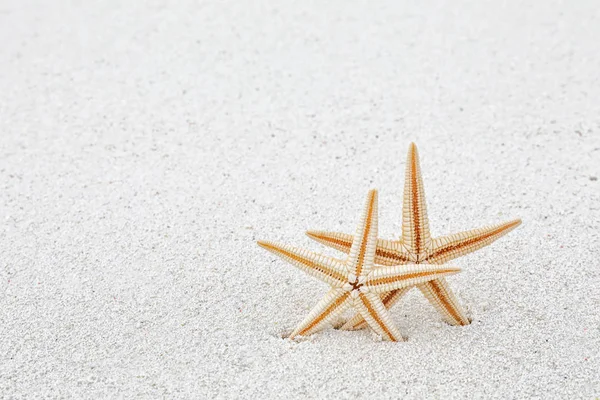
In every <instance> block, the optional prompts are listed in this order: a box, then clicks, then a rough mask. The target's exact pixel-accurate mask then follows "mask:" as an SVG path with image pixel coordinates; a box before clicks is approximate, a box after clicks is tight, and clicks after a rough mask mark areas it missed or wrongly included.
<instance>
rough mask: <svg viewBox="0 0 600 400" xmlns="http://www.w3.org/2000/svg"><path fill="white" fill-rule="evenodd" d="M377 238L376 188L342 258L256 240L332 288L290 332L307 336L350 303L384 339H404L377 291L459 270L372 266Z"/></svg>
mask: <svg viewBox="0 0 600 400" xmlns="http://www.w3.org/2000/svg"><path fill="white" fill-rule="evenodd" d="M376 242H377V191H375V190H371V191H370V192H369V195H368V197H367V202H366V205H365V211H364V213H363V215H362V218H361V220H360V223H359V225H358V228H357V230H356V239H355V240H353V241H352V242H351V243H350V245H349V246H350V247H349V248H348V253H349V254H348V257H347V258H346V260H344V261H342V260H337V259H335V258H331V257H327V256H324V255H320V254H317V253H313V252H311V251H308V250H302V249H297V248H295V247H292V246H286V245H279V244H276V243H273V242H266V241H259V242H258V244H259V246H261V247H263V248H265V249H267V250H269V251H270V252H272V253H274V254H276V255H278V256H279V257H281V258H283V259H284V260H286V261H288V262H289V263H291V264H293V265H295V266H296V267H298V268H300V269H301V270H303V271H304V272H306V273H308V274H309V275H312V276H314V277H316V278H319V279H321V280H322V281H324V282H325V283H327V284H329V285H330V286H331V289H330V290H329V292H328V293H327V294H326V295H325V297H323V299H322V300H321V301H320V302H319V303H317V305H316V306H315V307H314V308H313V309H312V310H311V311H310V312H309V313H308V316H307V317H306V318H305V319H304V321H302V322H301V323H300V325H298V326H297V327H296V329H294V331H293V332H292V333H291V335H290V339H293V338H294V337H295V336H297V335H303V336H307V335H310V334H312V333H314V332H316V331H318V330H320V329H321V328H323V327H325V326H326V325H327V324H329V323H330V322H331V321H332V320H333V319H334V318H335V317H336V316H338V315H340V314H341V313H342V312H344V311H345V310H346V309H347V308H349V307H353V308H354V309H355V310H356V311H357V312H358V315H360V316H361V317H362V318H363V320H366V323H367V324H368V325H369V326H370V327H371V329H373V330H374V331H375V332H376V333H377V334H379V335H380V336H381V337H382V338H383V339H385V340H390V341H394V342H395V341H402V340H404V338H403V337H402V335H401V334H400V331H399V330H398V328H397V327H396V325H395V324H394V323H393V322H392V318H391V316H390V314H389V311H388V310H387V309H386V308H385V307H384V305H383V303H382V302H381V299H380V294H381V293H384V292H389V291H393V290H401V289H402V288H405V287H409V286H414V285H416V284H422V283H424V282H426V281H429V280H431V279H436V278H442V277H444V276H446V275H450V274H455V273H457V272H458V271H459V269H458V268H455V267H448V266H437V265H416V264H411V265H396V266H386V267H377V268H375V267H374V260H375V245H376Z"/></svg>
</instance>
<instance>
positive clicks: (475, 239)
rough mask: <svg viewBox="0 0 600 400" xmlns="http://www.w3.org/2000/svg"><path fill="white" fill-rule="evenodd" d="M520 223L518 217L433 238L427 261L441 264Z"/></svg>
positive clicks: (476, 248) (484, 243) (483, 244)
mask: <svg viewBox="0 0 600 400" xmlns="http://www.w3.org/2000/svg"><path fill="white" fill-rule="evenodd" d="M519 225H521V220H520V219H515V220H512V221H508V222H504V223H502V224H496V225H490V226H486V227H483V228H479V229H472V230H470V231H465V232H460V233H455V234H453V235H448V236H442V237H440V238H437V239H433V241H432V243H431V250H430V251H429V254H428V256H427V261H428V262H429V263H431V264H443V263H446V262H448V261H450V260H453V259H455V258H457V257H460V256H463V255H465V254H468V253H471V252H474V251H475V250H478V249H480V248H482V247H485V246H487V245H489V244H491V243H492V242H494V241H495V240H496V239H499V238H500V237H502V236H504V235H506V234H507V233H508V232H510V231H512V230H513V229H515V228H516V227H517V226H519Z"/></svg>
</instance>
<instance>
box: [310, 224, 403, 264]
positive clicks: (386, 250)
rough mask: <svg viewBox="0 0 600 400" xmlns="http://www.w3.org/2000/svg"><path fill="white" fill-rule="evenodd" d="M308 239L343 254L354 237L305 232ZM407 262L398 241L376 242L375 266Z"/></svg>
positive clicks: (334, 233)
mask: <svg viewBox="0 0 600 400" xmlns="http://www.w3.org/2000/svg"><path fill="white" fill-rule="evenodd" d="M306 235H308V237H309V238H311V239H313V240H315V241H317V242H319V243H321V244H324V245H325V246H328V247H331V248H334V249H336V250H339V251H343V252H344V253H348V252H350V247H352V242H353V241H354V236H352V235H348V234H346V233H340V232H325V231H307V232H306ZM407 262H409V258H408V252H407V251H406V249H404V247H403V246H402V244H401V243H400V242H399V241H394V240H383V239H378V240H377V249H376V250H375V264H378V265H398V264H406V263H407Z"/></svg>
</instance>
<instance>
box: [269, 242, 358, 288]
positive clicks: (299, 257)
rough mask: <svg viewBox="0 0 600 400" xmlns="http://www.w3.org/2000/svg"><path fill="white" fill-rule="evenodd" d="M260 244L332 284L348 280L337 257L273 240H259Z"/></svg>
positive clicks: (340, 284) (336, 284)
mask: <svg viewBox="0 0 600 400" xmlns="http://www.w3.org/2000/svg"><path fill="white" fill-rule="evenodd" d="M258 245H259V246H261V247H262V248H264V249H266V250H268V251H270V252H271V253H273V254H275V255H277V256H279V257H281V258H283V259H284V260H285V261H287V262H289V263H290V264H292V265H295V266H296V267H298V268H300V269H301V270H302V271H304V272H306V273H307V274H309V275H312V276H314V277H316V278H319V279H320V280H322V281H323V282H325V283H328V284H329V285H331V286H337V287H340V286H342V285H343V284H344V283H345V282H346V275H345V274H346V268H345V266H344V263H343V262H341V261H339V260H336V259H335V258H331V257H327V256H323V255H321V254H317V253H313V252H312V251H308V250H303V249H299V248H296V247H293V246H288V245H282V244H277V243H273V242H266V241H259V242H258Z"/></svg>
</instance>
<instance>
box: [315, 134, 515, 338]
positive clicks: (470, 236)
mask: <svg viewBox="0 0 600 400" xmlns="http://www.w3.org/2000/svg"><path fill="white" fill-rule="evenodd" d="M520 224H521V220H520V219H515V220H512V221H508V222H505V223H501V224H496V225H490V226H486V227H483V228H479V229H473V230H469V231H465V232H460V233H455V234H452V235H448V236H442V237H439V238H435V239H432V238H431V235H430V233H429V220H428V218H427V208H426V204H425V192H424V190H423V179H422V177H421V167H420V164H419V155H418V152H417V146H416V145H415V144H414V143H411V145H410V147H409V150H408V158H407V162H406V177H405V182H404V202H403V207H402V237H401V238H400V240H382V239H378V240H377V248H376V251H375V263H377V264H380V265H384V266H392V265H402V264H409V263H411V264H418V265H422V264H443V263H445V262H448V261H450V260H453V259H455V258H457V257H460V256H463V255H465V254H468V253H471V252H474V251H475V250H478V249H480V248H482V247H485V246H487V245H489V244H491V243H492V242H494V241H495V240H496V239H498V238H500V237H501V236H504V235H506V234H507V233H508V232H510V231H511V230H513V229H515V228H516V227H517V226H519V225H520ZM306 234H307V235H308V236H309V237H310V238H312V239H314V240H316V241H318V242H320V243H322V244H325V245H327V246H329V247H333V248H335V249H337V250H341V251H343V252H345V253H348V252H349V251H350V250H351V245H352V244H353V243H354V242H355V238H354V237H352V235H349V234H344V233H337V232H324V231H308V232H306ZM416 286H417V287H418V288H419V289H420V290H421V292H422V293H423V294H424V295H425V297H426V298H427V299H428V300H429V302H430V303H431V304H432V305H433V306H434V307H435V308H436V309H437V310H438V311H439V312H440V313H441V315H442V318H443V319H444V320H445V321H446V322H447V323H449V324H451V325H468V324H470V323H471V321H470V320H469V319H468V318H467V316H466V314H465V312H464V310H463V309H462V307H461V306H460V304H459V303H458V301H457V300H456V296H455V295H454V293H453V292H452V290H451V289H450V287H449V286H448V284H447V282H446V280H445V279H444V278H443V277H442V278H438V279H433V280H428V281H426V282H422V283H420V284H417V285H416ZM411 288H412V287H409V286H403V287H399V288H396V289H394V290H390V291H387V292H385V293H382V294H381V301H382V303H383V304H384V305H385V307H386V308H388V309H389V308H390V307H392V306H393V305H394V304H396V302H398V300H400V299H401V298H402V296H404V295H405V294H406V293H407V292H408V291H409V290H410V289H411ZM364 326H365V323H364V318H363V317H362V315H360V314H357V315H356V316H354V318H352V319H350V320H349V321H347V322H346V323H345V324H344V325H343V326H342V327H341V328H342V329H345V330H352V329H361V328H363V327H364Z"/></svg>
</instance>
